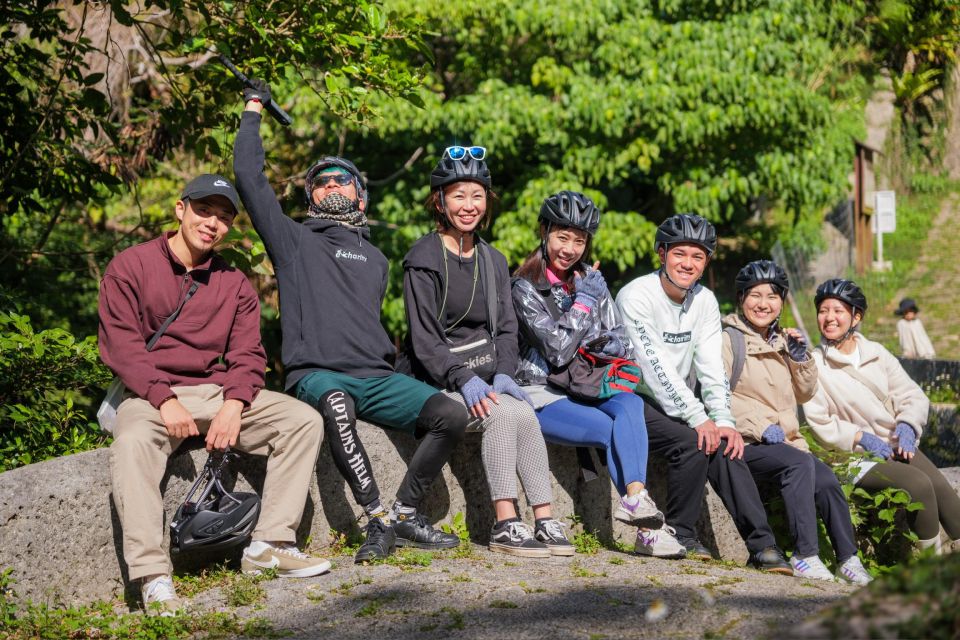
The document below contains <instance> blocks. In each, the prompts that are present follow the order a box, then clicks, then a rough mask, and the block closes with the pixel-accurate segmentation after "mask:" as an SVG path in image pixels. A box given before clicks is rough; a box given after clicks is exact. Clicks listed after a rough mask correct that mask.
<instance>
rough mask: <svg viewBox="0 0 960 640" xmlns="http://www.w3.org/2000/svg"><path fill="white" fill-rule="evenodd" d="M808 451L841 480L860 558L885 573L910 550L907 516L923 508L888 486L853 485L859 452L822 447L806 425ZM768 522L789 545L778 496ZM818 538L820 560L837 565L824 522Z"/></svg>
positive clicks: (790, 544)
mask: <svg viewBox="0 0 960 640" xmlns="http://www.w3.org/2000/svg"><path fill="white" fill-rule="evenodd" d="M801 433H803V435H804V437H805V438H806V440H807V443H808V444H809V445H810V450H811V451H812V452H813V454H814V455H816V456H817V457H818V458H820V459H821V460H823V461H824V462H826V463H828V464H830V465H831V468H832V469H833V472H834V473H835V474H836V475H837V479H838V480H839V481H840V488H841V489H843V493H844V495H845V496H846V498H847V503H848V504H849V506H850V520H851V521H852V523H853V527H854V529H855V531H856V534H857V536H856V537H857V542H858V544H859V547H860V557H861V559H862V561H863V563H864V566H866V567H867V568H868V569H869V570H871V571H872V572H873V573H874V574H877V573H884V572H887V571H889V570H890V569H891V568H892V567H895V566H897V565H898V564H900V563H902V562H904V561H905V560H906V559H907V558H908V557H909V554H910V552H911V549H912V546H913V543H914V542H916V540H917V536H916V534H915V533H913V531H911V530H910V529H909V527H907V525H906V515H907V513H909V512H911V511H917V510H919V509H923V505H922V504H921V503H919V502H912V501H911V499H910V494H908V493H907V492H906V491H903V490H901V489H894V488H887V489H883V490H881V491H874V492H869V491H866V490H865V489H863V488H861V487H858V486H856V485H854V484H853V482H852V481H853V479H854V478H855V477H856V475H857V473H858V471H859V469H858V467H857V462H858V461H859V460H860V459H861V458H862V456H861V455H859V454H849V453H844V452H841V451H835V450H826V449H824V448H823V447H822V446H821V445H820V444H819V443H818V442H817V441H816V440H815V439H814V437H813V435H812V434H811V432H810V430H809V429H808V428H806V427H803V428H802V429H801ZM769 504H770V511H769V512H768V513H770V524H771V526H772V527H774V530H775V531H776V532H777V534H778V539H782V540H783V542H784V543H786V547H785V548H792V546H793V543H792V541H790V540H788V539H787V538H786V534H785V532H786V531H787V529H786V511H785V509H784V506H783V499H782V498H780V497H779V495H778V496H776V497H775V498H774V500H772V501H771V502H770V503H769ZM818 531H819V541H820V552H821V556H820V557H821V559H823V560H824V561H825V562H827V564H829V565H835V564H836V557H835V556H834V555H833V551H832V546H831V544H830V539H829V536H828V535H827V531H826V528H825V527H824V525H823V522H819V530H818Z"/></svg>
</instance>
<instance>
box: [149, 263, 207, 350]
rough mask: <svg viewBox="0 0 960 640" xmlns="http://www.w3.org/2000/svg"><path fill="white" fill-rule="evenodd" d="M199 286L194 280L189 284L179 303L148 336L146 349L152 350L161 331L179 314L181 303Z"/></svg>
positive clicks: (185, 301) (184, 302)
mask: <svg viewBox="0 0 960 640" xmlns="http://www.w3.org/2000/svg"><path fill="white" fill-rule="evenodd" d="M199 286H200V283H198V282H197V281H196V280H194V281H193V282H192V283H191V284H190V288H189V289H187V295H185V296H183V300H181V301H180V304H179V305H177V308H176V309H174V311H173V313H171V314H170V317H169V318H167V319H166V320H164V321H163V324H162V325H160V328H159V329H157V332H156V333H155V334H153V336H152V337H151V338H150V342H148V343H147V351H153V348H154V347H155V346H157V342H158V341H159V340H160V337H161V336H162V335H163V332H164V331H166V330H167V327H169V326H170V325H171V323H173V321H174V320H176V319H177V316H178V315H180V310H181V309H183V305H185V304H186V303H187V300H189V299H190V298H192V297H193V294H194V293H196V292H197V288H198V287H199Z"/></svg>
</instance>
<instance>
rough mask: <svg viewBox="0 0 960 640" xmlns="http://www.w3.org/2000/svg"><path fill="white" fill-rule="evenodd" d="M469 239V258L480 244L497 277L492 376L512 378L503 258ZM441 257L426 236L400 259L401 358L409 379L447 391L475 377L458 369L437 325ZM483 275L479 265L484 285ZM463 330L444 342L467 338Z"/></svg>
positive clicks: (511, 315)
mask: <svg viewBox="0 0 960 640" xmlns="http://www.w3.org/2000/svg"><path fill="white" fill-rule="evenodd" d="M474 238H476V239H477V245H475V246H476V247H477V248H478V250H476V251H474V256H479V255H480V251H479V246H480V244H481V243H482V244H484V245H486V248H487V249H489V252H488V255H490V256H492V257H493V265H494V270H495V272H496V280H497V282H496V283H495V287H494V288H495V290H496V292H497V303H498V306H497V324H498V325H499V326H498V328H497V337H496V339H495V340H494V345H495V346H496V353H497V370H496V373H503V374H506V375H508V376H510V377H511V378H512V377H513V374H514V373H515V372H516V369H517V361H518V359H519V356H518V345H517V316H516V313H515V312H514V310H513V299H512V298H511V296H510V272H509V270H508V268H507V260H506V258H504V257H503V254H502V253H500V252H499V251H497V250H496V249H494V248H493V247H491V246H490V245H489V244H487V243H486V242H484V241H483V240H482V239H480V238H479V236H474ZM445 258H446V255H445V250H444V249H443V245H442V244H441V243H440V242H439V240H438V237H437V234H436V233H430V234H428V235H426V236H424V237H422V238H420V239H419V240H417V241H416V242H415V243H414V244H413V246H412V247H410V251H408V252H407V255H406V257H404V259H403V293H404V295H403V298H404V302H405V303H406V309H407V323H408V324H409V335H408V336H407V339H406V341H405V345H404V353H403V354H402V355H401V358H402V359H403V360H406V359H409V361H410V365H409V368H410V369H411V373H412V374H413V375H414V376H416V377H418V378H421V379H424V380H425V381H426V382H429V383H431V384H434V385H437V386H440V387H444V388H446V389H449V390H450V391H459V390H460V388H461V387H462V386H463V385H464V383H466V382H467V381H468V380H470V378H472V377H473V376H474V373H473V371H472V370H470V369H468V368H467V367H465V366H464V365H463V361H462V359H458V358H456V357H454V356H452V355H451V354H450V349H449V346H448V345H447V342H446V338H445V337H444V328H443V327H442V326H441V325H440V321H439V320H437V312H438V310H439V308H440V298H441V296H442V293H443V286H444V284H443V260H444V259H445ZM483 274H484V269H483V268H482V265H481V268H480V280H481V283H483V281H484V276H483ZM414 307H416V308H414ZM488 329H489V327H488ZM467 331H468V329H467V328H466V327H463V326H458V327H457V328H455V329H454V330H453V331H452V332H450V334H449V337H450V338H451V339H454V340H456V339H459V338H463V337H466V335H467V333H466V332H467ZM398 366H399V365H398Z"/></svg>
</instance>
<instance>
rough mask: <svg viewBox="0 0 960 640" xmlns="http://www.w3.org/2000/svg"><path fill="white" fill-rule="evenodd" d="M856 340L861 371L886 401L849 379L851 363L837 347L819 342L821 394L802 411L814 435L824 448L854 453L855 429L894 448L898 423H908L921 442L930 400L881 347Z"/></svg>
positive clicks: (814, 355)
mask: <svg viewBox="0 0 960 640" xmlns="http://www.w3.org/2000/svg"><path fill="white" fill-rule="evenodd" d="M854 336H855V339H856V341H857V348H858V349H859V350H860V364H859V367H858V368H857V371H858V373H859V374H860V375H861V376H862V377H863V378H866V379H867V380H869V381H870V382H871V383H872V384H873V385H874V386H875V387H876V388H877V389H878V390H879V391H880V392H881V393H882V394H883V395H884V396H885V397H886V400H887V402H884V401H883V400H881V399H880V398H878V397H877V394H876V393H874V391H873V390H871V389H870V387H869V386H868V385H866V384H864V383H863V382H861V381H860V380H857V379H856V378H855V377H853V376H851V374H850V373H849V367H851V366H852V365H849V364H846V362H847V359H846V358H844V357H843V354H841V353H840V352H839V351H837V350H836V348H834V347H828V346H826V345H824V344H820V345H819V346H818V347H817V348H816V349H815V350H814V352H813V357H814V359H815V360H816V361H817V367H818V368H819V373H820V376H819V379H818V381H817V392H816V394H815V395H814V397H813V399H811V400H810V401H808V402H805V403H804V404H803V413H804V415H805V416H806V418H807V423H808V424H809V425H810V428H811V429H812V430H813V433H814V435H815V436H816V437H817V439H818V440H820V442H822V443H823V444H824V445H826V446H828V447H832V448H835V449H840V450H842V451H853V448H854V444H853V442H854V437H855V436H856V434H857V431H866V432H867V433H872V434H874V435H876V436H877V437H879V438H880V439H882V440H883V441H884V442H886V443H888V444H890V445H891V446H896V440H895V439H894V438H893V432H894V429H895V428H896V425H897V423H898V422H906V423H907V424H909V425H910V426H911V427H913V430H914V431H916V432H917V438H918V439H919V437H920V435H921V434H922V433H923V428H924V427H925V426H926V424H927V415H928V413H929V410H930V401H929V400H928V399H927V396H926V395H924V393H923V391H922V390H921V389H920V387H919V386H918V385H917V383H916V382H914V381H913V380H911V379H910V377H909V376H908V375H907V372H906V371H904V370H903V367H902V366H900V362H898V361H897V359H896V358H895V357H894V356H893V355H892V354H891V353H890V352H889V351H887V350H886V349H885V348H883V346H881V345H880V344H878V343H876V342H873V341H871V340H867V339H866V338H865V337H863V336H862V335H861V334H859V333H856V334H854ZM888 407H889V408H888Z"/></svg>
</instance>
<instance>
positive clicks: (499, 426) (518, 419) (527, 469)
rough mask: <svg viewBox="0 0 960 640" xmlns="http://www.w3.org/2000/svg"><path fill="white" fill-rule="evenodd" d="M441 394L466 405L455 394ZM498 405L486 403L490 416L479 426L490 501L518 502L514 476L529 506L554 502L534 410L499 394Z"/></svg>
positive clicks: (541, 438) (547, 464) (450, 392)
mask: <svg viewBox="0 0 960 640" xmlns="http://www.w3.org/2000/svg"><path fill="white" fill-rule="evenodd" d="M443 393H444V394H446V395H447V396H449V397H451V398H453V399H454V400H457V401H459V402H463V403H464V404H466V402H465V401H464V399H463V396H462V395H461V394H460V393H459V392H456V391H444V392H443ZM497 398H498V400H499V401H500V404H498V405H496V404H493V403H492V402H491V403H489V404H490V407H491V411H490V415H489V416H488V417H487V418H486V419H484V421H483V424H482V425H481V426H480V429H479V430H480V431H482V432H483V441H482V443H481V445H480V450H481V455H482V456H483V468H484V469H485V470H486V472H487V483H488V484H489V485H490V497H491V499H492V500H516V499H517V475H519V476H520V482H521V483H522V484H523V490H524V491H525V492H526V494H527V501H528V502H529V503H530V504H531V505H540V504H549V503H551V502H553V489H552V487H551V486H550V465H549V462H548V461H547V445H546V444H545V443H544V441H543V434H542V433H541V432H540V422H539V421H538V420H537V414H536V413H534V411H533V407H531V406H530V405H529V404H527V403H526V402H524V401H522V400H517V399H516V398H514V397H513V396H508V395H506V394H502V393H501V394H500V395H499V396H497Z"/></svg>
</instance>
